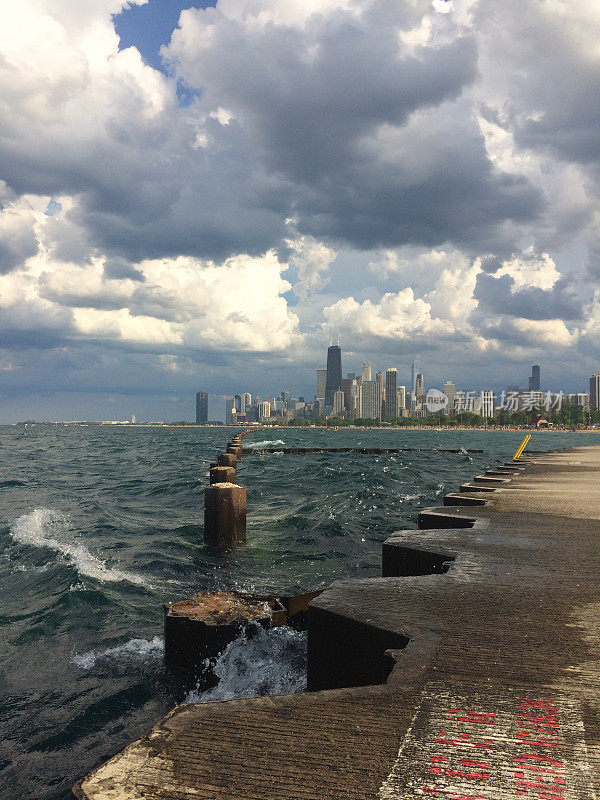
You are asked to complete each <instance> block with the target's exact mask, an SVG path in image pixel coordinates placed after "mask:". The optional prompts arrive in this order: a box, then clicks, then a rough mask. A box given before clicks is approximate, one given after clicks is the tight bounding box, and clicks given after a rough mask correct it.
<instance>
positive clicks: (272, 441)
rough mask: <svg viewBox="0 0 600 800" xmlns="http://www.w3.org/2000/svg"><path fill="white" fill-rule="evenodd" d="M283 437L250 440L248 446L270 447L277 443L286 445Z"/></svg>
mask: <svg viewBox="0 0 600 800" xmlns="http://www.w3.org/2000/svg"><path fill="white" fill-rule="evenodd" d="M284 444H285V442H284V441H283V439H265V440H264V441H263V442H248V444H247V445H246V446H247V447H270V446H271V445H272V446H274V447H275V446H277V445H284Z"/></svg>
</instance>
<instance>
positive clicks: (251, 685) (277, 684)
mask: <svg viewBox="0 0 600 800" xmlns="http://www.w3.org/2000/svg"><path fill="white" fill-rule="evenodd" d="M212 671H213V672H214V674H215V675H216V677H217V678H218V679H219V683H218V684H217V685H216V686H215V687H213V688H212V689H208V690H206V691H204V692H203V691H200V690H198V689H193V690H192V691H191V692H189V694H188V695H187V697H186V702H188V703H203V702H206V701H208V700H231V699H233V698H234V697H262V696H264V695H273V694H296V693H297V692H302V691H304V689H305V688H306V633H300V632H298V631H295V630H292V629H291V628H286V627H281V628H270V629H266V628H262V627H261V626H260V625H252V626H249V627H248V629H247V633H243V634H241V635H240V636H238V638H237V639H234V640H233V642H230V643H229V644H228V645H227V647H226V648H225V650H223V652H222V653H221V655H220V656H219V657H218V659H217V661H216V663H215V665H214V667H213V668H212Z"/></svg>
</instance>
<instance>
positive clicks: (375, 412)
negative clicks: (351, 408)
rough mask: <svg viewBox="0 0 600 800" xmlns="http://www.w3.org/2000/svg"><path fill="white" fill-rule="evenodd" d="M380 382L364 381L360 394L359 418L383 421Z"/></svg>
mask: <svg viewBox="0 0 600 800" xmlns="http://www.w3.org/2000/svg"><path fill="white" fill-rule="evenodd" d="M382 385H383V383H382V382H380V381H363V382H362V384H361V387H360V392H359V411H358V416H359V417H361V418H364V419H381V400H382V397H381V388H382Z"/></svg>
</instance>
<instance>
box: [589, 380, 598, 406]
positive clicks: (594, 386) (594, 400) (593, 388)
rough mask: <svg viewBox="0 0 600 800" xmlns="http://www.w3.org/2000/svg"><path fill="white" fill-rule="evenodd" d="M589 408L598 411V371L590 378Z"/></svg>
mask: <svg viewBox="0 0 600 800" xmlns="http://www.w3.org/2000/svg"><path fill="white" fill-rule="evenodd" d="M590 410H591V411H600V372H594V374H593V375H592V377H591V378H590Z"/></svg>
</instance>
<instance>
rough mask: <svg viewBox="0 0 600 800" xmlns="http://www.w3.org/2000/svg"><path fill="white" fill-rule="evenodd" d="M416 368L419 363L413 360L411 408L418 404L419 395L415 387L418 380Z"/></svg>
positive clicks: (411, 366) (411, 369)
mask: <svg viewBox="0 0 600 800" xmlns="http://www.w3.org/2000/svg"><path fill="white" fill-rule="evenodd" d="M416 368H417V365H416V364H415V362H414V361H413V362H412V364H411V365H410V407H411V408H414V407H415V406H416V404H417V395H416V392H415V387H416V382H417V376H416V372H415V370H416Z"/></svg>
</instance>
